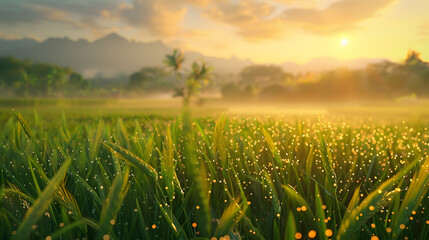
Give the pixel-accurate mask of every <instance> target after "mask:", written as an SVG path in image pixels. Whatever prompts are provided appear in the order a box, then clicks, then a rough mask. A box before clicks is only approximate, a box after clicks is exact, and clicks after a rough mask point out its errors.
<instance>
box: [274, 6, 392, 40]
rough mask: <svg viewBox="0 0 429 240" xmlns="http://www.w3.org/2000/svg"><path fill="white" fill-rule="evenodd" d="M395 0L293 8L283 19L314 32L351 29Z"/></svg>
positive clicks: (330, 32)
mask: <svg viewBox="0 0 429 240" xmlns="http://www.w3.org/2000/svg"><path fill="white" fill-rule="evenodd" d="M393 2H395V0H342V1H338V2H335V3H333V4H331V5H330V6H329V7H327V8H326V9H317V8H293V9H288V10H286V11H284V12H283V14H282V16H281V17H282V19H284V20H285V21H286V22H288V23H291V24H293V25H294V26H295V27H298V28H302V29H304V30H305V31H307V32H310V33H313V34H332V33H339V32H342V31H346V30H350V29H353V28H355V27H356V24H357V23H359V22H361V21H363V20H366V19H369V18H372V17H374V16H375V14H376V13H377V12H379V11H380V10H382V9H384V8H386V7H387V6H389V5H390V4H392V3H393Z"/></svg>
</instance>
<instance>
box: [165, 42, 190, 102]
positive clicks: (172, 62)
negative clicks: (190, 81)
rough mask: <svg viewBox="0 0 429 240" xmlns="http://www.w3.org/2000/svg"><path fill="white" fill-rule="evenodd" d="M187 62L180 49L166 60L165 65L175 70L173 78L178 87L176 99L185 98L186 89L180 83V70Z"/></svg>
mask: <svg viewBox="0 0 429 240" xmlns="http://www.w3.org/2000/svg"><path fill="white" fill-rule="evenodd" d="M184 61H185V58H184V56H183V53H182V51H180V50H178V49H174V50H173V54H171V55H169V54H167V55H166V56H165V59H164V61H163V62H164V64H165V65H166V66H167V67H169V68H171V69H172V70H173V74H174V75H173V78H174V79H175V82H176V83H175V85H176V89H175V91H176V93H175V94H174V97H183V95H184V94H183V92H184V87H183V86H181V83H180V79H181V76H180V72H179V71H180V69H181V68H182V64H183V62H184Z"/></svg>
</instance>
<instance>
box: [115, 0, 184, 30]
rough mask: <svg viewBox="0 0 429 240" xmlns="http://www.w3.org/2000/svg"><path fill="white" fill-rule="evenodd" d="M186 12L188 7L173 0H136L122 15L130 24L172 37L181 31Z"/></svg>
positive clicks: (123, 10)
mask: <svg viewBox="0 0 429 240" xmlns="http://www.w3.org/2000/svg"><path fill="white" fill-rule="evenodd" d="M186 12H187V10H186V8H184V7H182V6H180V5H178V4H177V3H175V2H174V1H173V0H135V1H134V3H133V4H132V5H130V6H128V7H127V8H123V9H122V11H121V12H120V16H121V19H122V20H124V21H126V22H127V23H128V24H130V25H133V26H135V27H142V28H145V29H146V30H148V31H149V32H151V33H153V34H155V35H158V36H162V37H171V36H174V35H176V34H177V33H178V32H180V24H181V22H182V20H183V18H184V17H185V14H186Z"/></svg>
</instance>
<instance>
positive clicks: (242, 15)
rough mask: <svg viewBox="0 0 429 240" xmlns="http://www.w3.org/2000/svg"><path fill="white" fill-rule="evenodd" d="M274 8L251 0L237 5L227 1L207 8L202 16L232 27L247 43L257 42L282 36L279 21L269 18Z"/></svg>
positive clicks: (243, 0)
mask: <svg viewBox="0 0 429 240" xmlns="http://www.w3.org/2000/svg"><path fill="white" fill-rule="evenodd" d="M274 11H275V7H274V6H272V5H270V4H267V3H263V2H256V1H251V0H247V1H245V0H242V1H240V2H238V3H232V2H229V1H226V2H223V3H219V4H216V5H213V6H211V7H209V8H208V9H207V10H206V11H205V12H204V15H205V16H206V17H208V18H209V19H212V20H214V21H217V22H222V23H226V24H229V25H232V26H234V27H235V28H236V29H237V33H238V34H239V35H240V36H242V37H243V38H245V39H246V40H249V41H259V40H262V39H267V38H275V37H278V36H280V35H281V34H282V32H283V23H282V20H281V19H278V18H274V19H273V18H270V16H271V15H272V14H273V13H274Z"/></svg>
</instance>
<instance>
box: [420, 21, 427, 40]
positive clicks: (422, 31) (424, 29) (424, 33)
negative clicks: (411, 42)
mask: <svg viewBox="0 0 429 240" xmlns="http://www.w3.org/2000/svg"><path fill="white" fill-rule="evenodd" d="M419 30H420V32H419V34H420V35H421V36H425V37H429V22H427V23H423V24H422V25H421V26H420V29H419Z"/></svg>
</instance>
